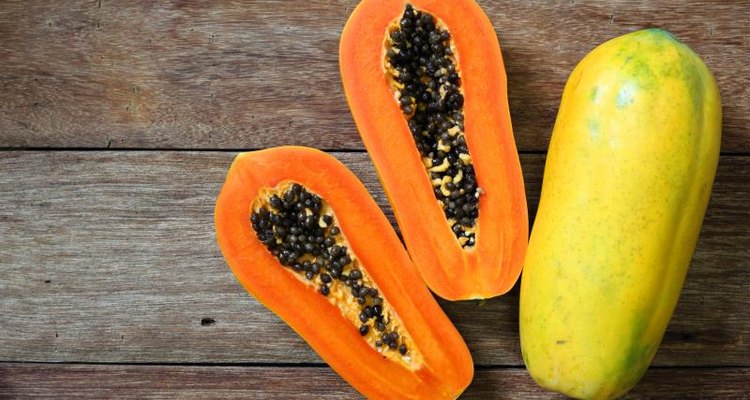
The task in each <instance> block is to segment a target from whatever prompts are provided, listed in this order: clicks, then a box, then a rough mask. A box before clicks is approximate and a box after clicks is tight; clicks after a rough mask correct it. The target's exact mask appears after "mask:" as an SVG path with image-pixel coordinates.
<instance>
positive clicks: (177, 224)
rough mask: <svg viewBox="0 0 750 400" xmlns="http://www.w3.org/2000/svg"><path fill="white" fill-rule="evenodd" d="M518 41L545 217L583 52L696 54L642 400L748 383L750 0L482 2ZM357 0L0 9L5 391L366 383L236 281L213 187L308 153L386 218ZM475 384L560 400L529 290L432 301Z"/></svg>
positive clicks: (241, 389) (530, 172)
mask: <svg viewBox="0 0 750 400" xmlns="http://www.w3.org/2000/svg"><path fill="white" fill-rule="evenodd" d="M480 3H481V4H482V6H483V7H484V9H485V10H486V11H487V13H488V15H489V16H490V19H491V20H492V22H493V23H494V25H495V28H496V30H497V32H498V35H499V37H500V39H501V43H502V45H503V54H504V57H505V61H506V64H507V71H508V78H509V82H510V88H509V96H510V107H511V112H512V117H513V123H514V128H515V132H516V139H517V142H518V147H519V150H520V152H521V160H522V163H523V167H524V175H525V178H526V184H527V193H528V198H529V207H530V210H531V214H532V217H533V211H534V210H535V209H536V206H537V200H538V196H539V189H540V183H541V174H542V169H543V163H544V157H545V151H546V147H547V143H548V139H549V135H550V132H551V128H552V125H553V123H554V118H555V115H556V110H557V105H558V101H559V98H560V94H561V93H562V88H563V85H564V83H565V80H566V78H567V75H568V74H569V73H570V71H571V69H572V68H573V66H574V65H575V64H576V62H577V61H578V60H579V59H580V58H581V57H583V55H584V54H585V53H586V52H588V51H589V50H591V49H592V48H593V47H594V46H595V45H596V44H598V43H601V42H603V41H605V40H607V39H609V38H612V37H614V36H616V35H619V34H622V33H625V32H629V31H632V30H635V29H637V28H641V27H647V26H660V27H665V28H668V29H670V30H671V31H672V32H674V33H675V34H676V35H677V36H679V37H681V38H682V39H683V40H684V41H685V42H686V43H688V44H689V45H690V46H691V47H693V48H694V49H695V50H696V51H697V52H698V53H699V54H701V55H702V56H703V57H704V58H705V60H706V62H707V63H708V65H709V66H710V68H711V69H712V70H713V72H714V73H715V75H716V78H717V80H718V82H719V86H720V88H721V92H722V96H723V99H724V136H723V140H722V156H721V161H720V165H719V171H718V176H717V180H716V184H715V186H714V194H713V197H712V200H711V203H710V206H709V210H708V215H707V216H706V220H705V224H704V227H703V231H702V234H701V237H700V242H699V244H698V249H697V252H696V254H695V257H694V259H693V263H692V266H691V269H690V272H689V274H688V278H687V282H686V284H685V288H684V290H683V292H682V297H681V299H680V303H679V305H678V307H677V310H676V313H675V315H674V318H673V319H672V322H671V324H670V325H669V328H668V330H667V333H666V336H665V337H664V341H663V343H662V345H661V348H660V350H659V352H658V354H657V355H656V359H655V360H654V362H653V365H652V368H651V369H650V370H649V371H648V373H647V374H646V376H645V378H644V380H643V381H642V382H641V383H640V385H639V386H638V387H637V388H636V389H635V390H634V391H633V392H632V393H631V396H632V397H633V398H647V397H655V398H665V397H673V398H687V397H722V398H727V397H730V398H731V397H734V398H742V397H744V398H748V397H750V336H749V335H750V318H748V311H750V295H749V294H748V290H749V287H750V286H749V284H748V282H749V281H750V262H748V260H749V259H750V205H749V204H748V197H750V133H749V132H748V128H747V127H748V125H750V74H749V73H748V71H750V69H749V68H750V67H748V65H750V56H748V54H750V44H749V41H750V24H748V21H750V3H748V1H733V2H732V1H719V2H708V1H705V2H704V1H691V2H686V4H679V3H682V2H676V1H674V2H637V4H632V3H634V2H628V1H616V0H606V1H599V2H580V1H575V0H574V1H561V2H539V1H528V2H526V1H491V0H480ZM355 4H356V1H355V0H339V1H323V0H294V1H291V0H278V1H271V0H256V1H248V2H229V1H221V2H210V1H167V2H158V4H157V2H151V1H131V2H125V1H122V2H113V1H102V0H100V1H74V0H68V1H64V2H49V1H43V0H32V1H4V2H3V3H2V4H0V60H1V61H0V148H2V149H3V150H5V151H3V152H1V153H0V273H1V274H2V275H1V280H0V314H1V317H0V397H1V398H26V397H28V398H31V397H35V396H40V397H52V398H76V399H80V398H92V399H94V398H96V399H99V398H108V397H111V398H131V397H132V398H165V399H172V398H200V399H202V398H223V399H229V398H315V399H319V398H332V399H333V398H356V397H358V395H357V393H356V392H355V391H354V390H353V389H351V388H350V387H349V386H348V385H347V384H346V383H345V382H344V381H343V380H341V379H340V378H339V377H338V376H337V375H336V374H335V373H333V372H332V371H331V370H330V369H329V368H328V367H327V366H326V365H325V364H323V363H322V362H321V360H320V358H318V356H317V355H316V354H315V353H314V352H312V351H311V350H310V349H309V348H308V346H307V345H306V344H305V343H304V342H303V341H302V340H301V339H300V338H299V337H298V336H297V335H295V334H294V333H293V332H292V330H291V329H289V328H288V327H287V326H286V325H285V324H284V323H283V322H281V321H280V320H279V319H278V318H277V317H276V316H275V315H273V314H272V313H271V312H270V311H268V310H266V309H265V308H264V307H263V306H261V305H260V304H259V303H257V302H256V301H255V300H253V299H251V298H250V297H249V296H248V295H247V294H246V293H245V292H244V291H243V289H242V288H241V287H240V286H239V284H238V283H237V282H236V281H235V279H234V277H233V276H232V274H231V273H230V271H229V269H228V268H227V266H226V265H225V263H224V261H223V259H222V257H221V255H220V253H219V251H218V248H217V246H216V244H215V240H214V231H213V203H214V199H215V197H216V195H217V193H218V190H219V187H220V185H221V184H222V182H223V178H224V173H225V172H226V170H227V168H228V166H229V164H230V162H231V160H232V158H233V157H234V156H235V154H236V153H237V152H238V151H241V150H246V149H258V148H264V147H269V146H275V145H281V144H298V145H307V146H314V147H317V148H321V149H325V150H327V151H330V152H331V153H333V154H334V155H335V156H336V157H338V158H340V159H341V160H342V161H344V162H345V163H346V164H347V165H348V166H350V167H351V168H353V169H354V170H355V171H356V173H357V174H358V175H359V176H360V177H361V179H362V180H363V181H364V182H365V183H366V185H367V187H368V188H369V190H370V191H371V193H372V194H373V196H375V197H376V198H377V201H378V203H379V204H380V205H381V206H382V207H383V209H384V210H386V212H387V213H388V214H389V216H391V220H392V214H391V211H390V209H389V207H388V205H387V202H386V200H385V197H384V195H383V192H382V190H381V188H380V185H379V184H378V183H377V179H376V176H375V173H374V170H373V167H372V165H371V164H370V161H369V159H368V157H367V154H366V153H365V152H364V150H363V146H362V143H361V142H360V139H359V137H358V135H357V132H356V130H355V127H354V124H353V123H352V120H351V117H350V114H349V111H348V109H347V105H346V102H345V100H344V97H343V94H342V88H341V82H340V80H339V74H338V64H337V48H338V47H337V46H338V38H339V34H340V31H341V28H342V26H343V24H344V22H345V21H346V18H347V17H348V15H349V13H350V12H351V11H352V9H353V7H354V6H355ZM441 304H442V306H443V307H444V308H445V310H446V312H447V313H448V314H449V316H450V317H451V318H452V319H453V321H455V323H456V325H457V326H458V329H459V330H460V331H461V333H462V334H463V335H464V337H465V339H466V341H467V342H468V344H469V347H470V348H471V351H472V354H473V356H474V360H475V361H476V364H477V368H476V377H475V380H474V383H473V384H472V385H471V387H470V388H469V389H468V390H467V392H466V394H465V398H475V399H492V398H556V396H555V395H553V394H550V393H547V392H544V391H543V390H541V389H539V388H538V387H536V385H535V384H534V382H533V381H532V379H531V378H530V377H529V376H528V374H527V373H526V371H525V369H524V368H523V362H522V359H521V355H520V351H519V345H518V324H517V309H518V293H517V289H516V290H514V291H513V292H511V293H510V294H509V295H507V296H503V297H500V298H495V299H492V300H489V301H486V302H484V303H477V302H463V303H449V302H441Z"/></svg>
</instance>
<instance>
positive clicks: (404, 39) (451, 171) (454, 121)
mask: <svg viewBox="0 0 750 400" xmlns="http://www.w3.org/2000/svg"><path fill="white" fill-rule="evenodd" d="M384 70H385V74H386V77H387V79H388V82H389V84H390V87H391V90H392V91H393V93H394V97H395V100H396V101H397V102H398V105H399V108H400V109H401V112H402V113H403V115H404V117H405V118H406V120H407V122H408V126H409V131H410V132H411V135H412V137H413V138H414V142H415V144H416V147H417V150H419V154H420V156H421V158H422V163H423V164H424V167H425V168H426V170H427V174H428V175H429V177H430V182H431V184H432V187H433V192H434V194H435V198H436V199H437V201H438V203H439V204H440V207H441V209H442V210H443V213H444V214H445V217H446V219H447V221H448V224H449V226H450V227H451V230H452V231H453V234H454V235H455V236H456V239H457V240H458V242H459V243H460V245H461V246H462V247H464V248H467V247H473V246H474V244H475V242H476V236H475V233H476V223H477V218H478V216H479V193H480V191H479V188H478V187H477V178H476V175H475V173H474V166H473V165H472V161H471V155H470V154H469V149H468V147H467V145H466V137H465V135H464V112H463V105H464V95H463V92H462V90H461V75H460V70H459V68H458V60H457V57H456V54H455V48H454V46H453V45H452V41H451V34H450V32H449V31H448V28H447V27H446V26H445V24H443V23H442V22H441V21H440V20H438V19H436V18H435V17H434V16H433V15H431V14H429V13H427V12H425V11H421V10H417V9H415V8H414V7H413V6H412V5H411V4H407V5H406V7H405V9H404V12H403V14H402V15H401V16H400V17H399V18H397V19H395V20H394V21H393V22H392V23H391V25H390V26H389V27H388V29H387V31H386V37H385V57H384Z"/></svg>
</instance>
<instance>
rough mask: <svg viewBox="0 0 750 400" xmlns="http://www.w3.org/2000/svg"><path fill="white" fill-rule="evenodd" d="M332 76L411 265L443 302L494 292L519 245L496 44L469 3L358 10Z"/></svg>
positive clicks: (517, 173)
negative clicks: (335, 77) (339, 85)
mask: <svg viewBox="0 0 750 400" xmlns="http://www.w3.org/2000/svg"><path fill="white" fill-rule="evenodd" d="M339 61H340V62H339V64H340V70H341V78H342V81H343V85H344V91H345V93H346V99H347V102H348V104H349V108H350V109H351V112H352V116H353V118H354V121H355V123H356V125H357V128H358V131H359V133H360V136H361V137H362V140H363V142H364V144H365V147H366V148H367V151H368V153H369V155H370V157H371V158H372V161H373V163H374V165H375V168H376V170H377V172H378V175H379V177H380V180H381V183H382V184H383V187H384V189H385V192H386V194H387V196H388V199H389V201H390V204H391V206H392V207H393V210H394V212H395V216H396V220H397V222H398V226H399V228H400V230H401V233H402V236H403V239H404V242H405V244H406V247H407V250H408V251H409V255H410V256H411V258H412V260H413V261H414V263H415V264H416V266H417V268H418V269H419V271H420V273H421V275H422V277H423V278H424V280H425V281H426V283H427V285H428V286H429V287H430V289H432V290H433V291H434V292H435V293H436V294H437V295H439V296H440V297H443V298H445V299H449V300H467V299H481V298H488V297H493V296H497V295H500V294H503V293H505V292H507V291H508V290H510V288H511V287H513V285H514V283H515V282H516V280H517V279H518V276H519V274H520V271H521V266H522V263H523V258H524V255H525V251H526V244H527V241H528V212H527V208H526V194H525V191H524V184H523V176H522V174H521V167H520V162H519V158H518V153H517V151H516V145H515V141H514V137H513V130H512V127H511V121H510V113H509V109H508V99H507V89H506V76H505V67H504V65H503V59H502V54H501V52H500V45H499V43H498V39H497V36H496V34H495V31H494V30H493V27H492V24H491V23H490V21H489V19H488V18H487V16H486V15H485V14H484V12H483V11H482V9H481V8H480V7H479V5H477V4H476V2H474V1H473V0H451V1H443V0H407V1H405V0H364V1H362V2H361V3H359V5H358V6H357V8H356V9H355V10H354V11H353V13H352V15H351V16H350V18H349V20H348V21H347V23H346V26H345V27H344V30H343V32H342V35H341V42H340V49H339Z"/></svg>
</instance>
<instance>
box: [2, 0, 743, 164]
mask: <svg viewBox="0 0 750 400" xmlns="http://www.w3.org/2000/svg"><path fill="white" fill-rule="evenodd" d="M479 3H480V5H481V6H482V7H483V8H484V9H485V11H486V12H487V14H488V16H489V18H490V20H491V21H492V22H493V24H494V27H495V30H496V32H497V34H498V36H499V37H500V41H501V44H502V48H503V55H504V58H505V62H506V64H507V73H508V79H509V98H510V109H511V114H512V117H513V122H514V127H515V133H516V139H517V142H518V146H519V148H520V149H521V150H534V151H543V150H545V149H546V148H547V143H548V139H549V135H550V133H551V130H552V129H551V128H552V125H553V123H554V119H555V115H556V113H557V107H558V102H559V99H560V96H561V94H562V90H563V85H564V84H565V81H566V79H567V76H568V75H569V74H570V72H571V71H572V69H573V67H574V66H575V65H576V63H577V62H578V61H579V60H580V59H581V58H582V57H583V56H584V55H585V54H586V53H587V52H588V51H590V50H591V49H593V48H594V47H595V46H596V45H597V44H599V43H602V42H604V41H606V40H608V39H610V38H613V37H615V36H618V35H620V34H623V33H626V32H630V31H633V30H636V29H639V28H645V27H653V26H656V27H664V28H667V29H670V30H671V31H672V32H674V33H675V34H676V35H677V36H678V37H680V38H682V39H683V40H684V41H685V42H686V43H687V44H688V45H690V46H691V47H692V48H694V49H695V51H696V52H697V53H698V54H700V55H701V56H702V57H703V58H704V59H705V60H706V63H707V64H708V65H709V67H710V68H711V70H712V71H713V72H714V74H715V76H716V78H717V81H718V83H719V86H720V89H721V93H722V96H723V99H724V121H725V122H724V141H723V144H724V145H723V150H724V151H725V152H748V151H750V134H749V133H748V130H747V126H748V125H750V75H748V74H747V65H748V61H750V59H749V57H748V54H750V42H749V41H748V38H750V25H749V24H747V21H748V20H750V7H748V3H747V1H720V2H708V1H686V2H674V1H672V2H668V1H648V2H645V1H641V2H629V1H622V0H605V1H598V2H581V1H554V2H539V1H533V2H529V1H522V0H512V1H490V0H479ZM356 4H357V1H356V0H344V1H338V2H331V1H324V0H289V1H286V0H284V1H281V0H275V1H274V0H261V1H252V2H225V1H222V2H201V1H194V0H188V1H165V2H151V1H144V0H140V1H130V2H112V1H106V0H99V1H74V0H67V1H59V2H49V1H44V0H31V1H5V2H3V6H2V7H1V8H0V60H3V62H2V65H0V147H89V148H109V147H112V148H173V149H176V148H182V149H187V148H192V149H195V148H202V149H217V148H222V149H244V148H261V147H267V146H271V145H280V144H299V145H309V146H315V147H318V148H324V149H333V150H335V149H361V148H362V143H361V141H360V139H359V136H358V135H357V133H356V130H355V127H354V124H353V123H352V119H351V117H350V114H349V111H348V108H347V105H346V101H345V99H344V96H343V90H342V85H341V82H340V78H339V72H338V41H339V36H340V33H341V29H342V27H343V26H344V23H345V22H346V20H347V18H348V16H349V14H350V13H351V11H352V10H353V8H354V6H355V5H356Z"/></svg>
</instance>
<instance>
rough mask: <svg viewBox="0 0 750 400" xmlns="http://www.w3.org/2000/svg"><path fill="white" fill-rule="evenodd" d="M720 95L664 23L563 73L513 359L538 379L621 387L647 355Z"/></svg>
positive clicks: (660, 330)
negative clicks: (518, 348)
mask: <svg viewBox="0 0 750 400" xmlns="http://www.w3.org/2000/svg"><path fill="white" fill-rule="evenodd" d="M720 141H721V99H720V97H719V91H718V89H717V86H716V82H715V81H714V78H713V77H712V75H711V73H710V71H709V70H708V68H707V67H706V65H705V64H704V63H703V62H702V61H701V59H700V57H699V56H698V55H696V53H694V52H693V51H692V50H691V49H690V48H689V47H688V46H687V45H685V44H684V43H682V42H680V41H679V40H678V39H676V38H675V37H674V36H673V35H672V34H670V33H669V32H667V31H664V30H661V29H646V30H640V31H636V32H632V33H629V34H626V35H623V36H620V37H617V38H614V39H612V40H610V41H607V42H605V43H603V44H601V45H600V46H598V47H596V48H595V49H594V50H592V51H591V52H590V53H589V54H588V55H586V56H585V57H584V58H583V60H582V61H581V62H580V63H579V64H578V65H577V66H576V67H575V69H574V70H573V72H572V73H571V75H570V77H569V79H568V82H567V84H566V86H565V90H564V92H563V95H562V100H561V103H560V108H559V110H558V115H557V120H556V122H555V126H554V129H553V133H552V138H551V141H550V144H549V151H548V155H547V160H546V164H545V170H544V177H543V183H542V192H541V198H540V201H539V208H538V212H537V215H536V219H535V221H534V225H533V228H532V232H531V238H530V241H529V247H528V253H527V257H526V261H525V266H524V274H523V277H522V279H521V294H520V317H519V318H520V320H519V323H520V337H521V348H522V354H523V359H524V362H525V363H526V367H527V369H528V371H529V373H530V374H531V376H532V377H533V378H534V379H535V380H536V382H537V383H539V384H540V385H541V386H543V387H545V388H548V389H550V390H554V391H558V392H562V393H564V394H566V395H568V396H571V397H576V398H583V399H611V398H616V397H619V396H622V395H623V394H625V393H626V392H627V391H628V390H630V389H631V388H632V387H633V386H634V385H635V384H636V383H637V382H638V380H639V379H640V378H641V376H642V375H643V374H644V372H645V371H646V370H647V368H648V366H649V364H650V363H651V360H652V358H653V357H654V354H655V353H656V350H657V348H658V346H659V344H660V342H661V339H662V337H663V335H664V332H665V329H666V328H667V324H668V323H669V320H670V318H671V316H672V313H673V311H674V308H675V306H676V304H677V301H678V298H679V295H680V290H681V288H682V284H683V282H684V279H685V275H686V273H687V269H688V266H689V264H690V260H691V257H692V255H693V252H694V250H695V246H696V242H697V240H698V234H699V231H700V228H701V224H702V221H703V216H704V214H705V211H706V208H707V205H708V200H709V197H710V195H711V187H712V185H713V180H714V175H715V173H716V166H717V162H718V157H719V147H720Z"/></svg>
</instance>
